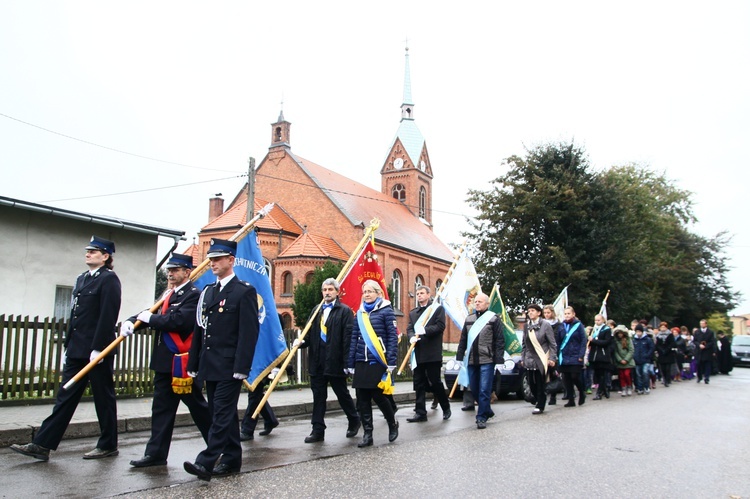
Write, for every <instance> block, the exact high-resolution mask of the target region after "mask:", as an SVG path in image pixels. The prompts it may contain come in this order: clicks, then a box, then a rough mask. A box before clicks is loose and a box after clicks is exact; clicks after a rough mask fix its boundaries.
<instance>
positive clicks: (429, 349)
mask: <svg viewBox="0 0 750 499" xmlns="http://www.w3.org/2000/svg"><path fill="white" fill-rule="evenodd" d="M430 304H432V299H430V301H429V302H428V303H427V305H425V306H424V307H417V308H413V309H412V310H411V311H410V312H409V326H408V327H407V328H406V334H407V336H408V337H409V339H411V338H412V337H413V336H414V335H415V334H416V331H414V324H416V323H417V321H418V320H419V318H420V317H421V316H422V312H424V311H425V309H427V307H428V306H430ZM424 331H425V334H423V335H422V336H420V338H421V339H420V340H419V341H418V342H417V344H416V345H414V356H415V357H416V359H417V365H419V364H422V363H425V362H442V361H443V332H444V331H445V310H444V309H443V306H442V305H439V306H438V307H437V308H436V309H435V312H434V313H433V314H432V317H430V320H429V321H427V324H425V327H424Z"/></svg>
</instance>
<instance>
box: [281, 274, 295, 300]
mask: <svg viewBox="0 0 750 499" xmlns="http://www.w3.org/2000/svg"><path fill="white" fill-rule="evenodd" d="M293 292H294V280H293V278H292V273H291V272H284V275H282V276H281V294H282V295H285V296H290V295H291V294H292V293H293Z"/></svg>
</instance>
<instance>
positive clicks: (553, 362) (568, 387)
mask: <svg viewBox="0 0 750 499" xmlns="http://www.w3.org/2000/svg"><path fill="white" fill-rule="evenodd" d="M526 314H527V317H528V320H527V321H526V322H525V324H524V334H523V341H522V345H523V351H522V354H521V356H522V363H523V365H524V367H525V369H526V376H527V380H528V384H529V386H530V387H531V391H532V394H533V397H532V399H533V400H532V402H533V403H534V404H535V408H534V410H533V414H541V413H543V412H544V409H545V406H546V403H547V401H546V399H547V395H548V394H549V404H550V405H554V404H556V403H557V401H556V396H557V393H559V391H558V390H559V389H558V388H557V387H558V386H559V385H562V388H561V389H562V391H563V393H564V396H563V399H564V400H567V403H566V404H565V406H566V407H574V406H575V405H576V397H575V391H576V390H577V392H578V405H583V404H584V403H585V401H586V395H588V394H594V400H601V399H603V398H604V399H608V398H610V391H611V390H612V389H613V386H614V387H616V389H617V390H618V393H619V394H620V395H621V396H623V397H629V396H631V395H633V394H636V395H647V394H649V393H650V392H651V390H653V389H654V388H656V384H657V382H661V383H662V384H663V385H664V386H665V387H669V386H670V385H671V384H672V383H673V382H678V381H683V380H692V379H696V380H697V382H698V383H701V382H703V383H705V384H709V383H710V379H711V375H712V374H716V373H722V374H729V372H730V371H731V370H732V355H731V349H730V342H729V339H728V338H727V337H726V335H725V334H724V333H723V332H719V333H718V335H717V334H716V333H714V331H712V330H711V329H710V328H709V327H708V324H707V322H706V320H705V319H704V320H701V321H700V327H698V328H695V329H693V330H692V331H690V330H689V329H688V328H687V327H685V326H682V327H672V328H671V329H670V327H669V324H668V323H666V322H661V323H660V324H659V327H658V328H653V327H652V326H651V325H649V324H648V323H647V321H645V320H640V321H639V320H633V321H632V322H631V324H630V328H628V327H626V326H625V325H623V324H617V323H616V322H615V321H613V320H611V319H610V320H608V319H607V318H606V317H604V316H603V315H601V314H597V315H596V317H595V318H594V325H593V326H589V327H584V326H583V325H582V323H581V321H580V320H579V319H578V318H577V317H576V314H575V310H574V309H573V307H567V308H565V312H564V317H563V318H562V320H558V318H557V316H556V314H555V309H554V307H553V306H552V305H546V306H544V307H541V306H540V305H537V304H531V305H529V306H528V307H527V310H526ZM542 316H543V317H542ZM614 375H616V376H614ZM558 378H560V379H561V380H562V383H559V382H557V381H556V379H558ZM614 380H616V381H614ZM613 381H614V383H613ZM574 388H575V390H574Z"/></svg>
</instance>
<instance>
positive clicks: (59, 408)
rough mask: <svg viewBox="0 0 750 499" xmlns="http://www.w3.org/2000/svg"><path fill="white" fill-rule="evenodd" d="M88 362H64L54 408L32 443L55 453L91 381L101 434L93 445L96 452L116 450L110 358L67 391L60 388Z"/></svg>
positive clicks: (114, 408)
mask: <svg viewBox="0 0 750 499" xmlns="http://www.w3.org/2000/svg"><path fill="white" fill-rule="evenodd" d="M88 363H89V359H71V358H68V359H67V360H66V361H65V367H64V368H63V377H62V382H61V383H60V388H59V389H58V391H57V398H56V399H55V407H54V408H53V409H52V414H50V415H49V416H48V417H47V419H45V420H44V422H42V426H41V428H39V431H38V432H37V433H36V435H35V436H34V440H33V442H34V443H35V444H36V445H40V446H42V447H45V448H47V449H52V450H56V449H57V446H58V445H60V441H61V440H62V438H63V434H64V433H65V430H66V429H67V428H68V424H70V420H71V419H72V418H73V414H75V412H76V408H77V407H78V403H79V402H80V401H81V397H82V396H83V392H84V391H85V390H86V387H87V386H88V384H89V382H91V392H92V394H93V395H94V407H95V408H96V417H97V419H98V420H99V429H100V430H101V432H102V434H101V436H100V437H99V441H98V442H97V443H96V446H97V447H98V448H99V449H105V450H113V449H117V401H116V400H115V382H114V377H113V367H114V356H113V355H110V356H108V357H105V358H104V360H103V361H102V363H101V364H97V365H96V366H94V368H93V369H91V370H90V371H89V372H88V373H87V374H86V375H85V376H83V377H82V378H81V379H80V380H79V381H78V382H77V383H76V384H75V385H73V386H72V387H70V388H69V389H67V390H66V389H65V388H63V386H64V385H65V384H66V383H67V382H68V381H70V379H72V378H73V377H74V376H75V375H76V374H78V373H79V372H80V370H81V369H83V368H84V367H86V365H88Z"/></svg>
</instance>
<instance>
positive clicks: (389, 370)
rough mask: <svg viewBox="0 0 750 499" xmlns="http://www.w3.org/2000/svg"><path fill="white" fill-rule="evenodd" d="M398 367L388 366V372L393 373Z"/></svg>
mask: <svg viewBox="0 0 750 499" xmlns="http://www.w3.org/2000/svg"><path fill="white" fill-rule="evenodd" d="M394 369H396V366H388V372H389V373H392V372H393V371H394Z"/></svg>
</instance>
